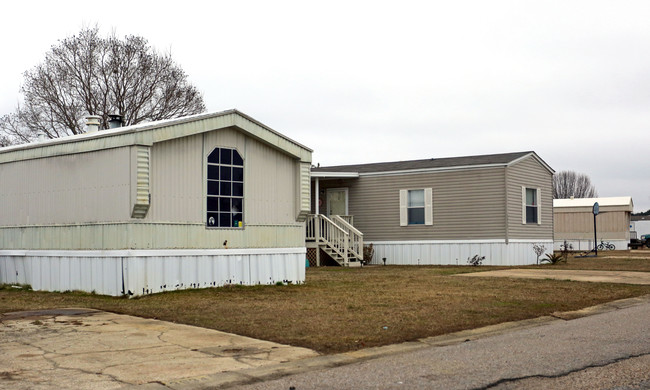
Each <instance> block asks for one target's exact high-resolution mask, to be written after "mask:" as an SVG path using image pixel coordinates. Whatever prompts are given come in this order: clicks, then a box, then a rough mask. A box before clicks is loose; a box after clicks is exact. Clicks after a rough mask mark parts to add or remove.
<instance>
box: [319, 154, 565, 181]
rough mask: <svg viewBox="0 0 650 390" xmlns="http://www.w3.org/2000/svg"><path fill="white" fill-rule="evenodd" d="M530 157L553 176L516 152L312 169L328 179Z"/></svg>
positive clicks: (509, 161)
mask: <svg viewBox="0 0 650 390" xmlns="http://www.w3.org/2000/svg"><path fill="white" fill-rule="evenodd" d="M528 156H533V157H534V158H535V159H536V160H538V161H539V162H540V164H541V165H542V166H544V167H545V168H546V169H547V170H548V171H549V172H550V173H551V174H552V173H554V171H553V169H552V168H551V167H550V166H549V165H548V164H546V163H545V162H544V160H542V159H541V158H539V156H537V154H536V153H535V152H532V151H528V152H514V153H501V154H486V155H479V156H464V157H445V158H429V159H424V160H409V161H394V162H380V163H370V164H356V165H337V166H330V167H317V168H312V173H314V176H321V177H326V176H330V175H328V174H329V173H337V172H340V173H346V174H350V173H358V174H360V175H363V174H379V173H399V172H414V171H431V170H448V169H462V168H479V167H491V166H508V165H511V164H514V163H516V162H518V161H520V160H521V159H523V158H526V157H528Z"/></svg>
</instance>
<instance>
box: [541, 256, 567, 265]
mask: <svg viewBox="0 0 650 390" xmlns="http://www.w3.org/2000/svg"><path fill="white" fill-rule="evenodd" d="M561 262H565V263H566V258H565V257H564V256H562V254H557V253H547V254H546V258H545V259H542V261H541V263H549V264H553V265H555V264H558V263H561Z"/></svg>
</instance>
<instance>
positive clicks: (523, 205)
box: [521, 186, 542, 225]
mask: <svg viewBox="0 0 650 390" xmlns="http://www.w3.org/2000/svg"><path fill="white" fill-rule="evenodd" d="M527 189H530V190H535V197H536V198H537V199H536V200H537V205H536V206H537V225H541V224H542V190H541V189H540V188H535V187H527V186H521V223H522V224H523V225H534V224H535V222H527V221H526V207H527V204H526V190H527Z"/></svg>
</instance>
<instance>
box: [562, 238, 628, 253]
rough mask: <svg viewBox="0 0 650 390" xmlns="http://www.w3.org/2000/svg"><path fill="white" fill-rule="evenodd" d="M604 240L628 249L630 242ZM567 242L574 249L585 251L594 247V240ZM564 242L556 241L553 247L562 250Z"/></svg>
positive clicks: (619, 248) (617, 246)
mask: <svg viewBox="0 0 650 390" xmlns="http://www.w3.org/2000/svg"><path fill="white" fill-rule="evenodd" d="M604 241H605V242H609V243H611V244H614V245H615V246H616V249H618V250H626V249H628V248H627V244H628V243H629V241H626V240H604ZM567 243H569V244H571V246H572V247H573V249H572V250H573V251H581V252H584V251H590V250H592V249H594V240H567ZM598 243H599V244H600V241H598ZM562 244H564V240H561V241H560V240H558V241H555V243H554V245H553V249H555V250H556V251H559V250H561V249H560V245H562Z"/></svg>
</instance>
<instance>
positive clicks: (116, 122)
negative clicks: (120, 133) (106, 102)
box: [108, 115, 123, 129]
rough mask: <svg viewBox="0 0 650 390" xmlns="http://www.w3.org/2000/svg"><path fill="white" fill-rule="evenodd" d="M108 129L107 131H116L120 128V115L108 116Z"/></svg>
mask: <svg viewBox="0 0 650 390" xmlns="http://www.w3.org/2000/svg"><path fill="white" fill-rule="evenodd" d="M108 117H109V118H111V119H109V120H108V128H109V129H117V128H118V127H122V124H123V122H122V115H109V116H108Z"/></svg>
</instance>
